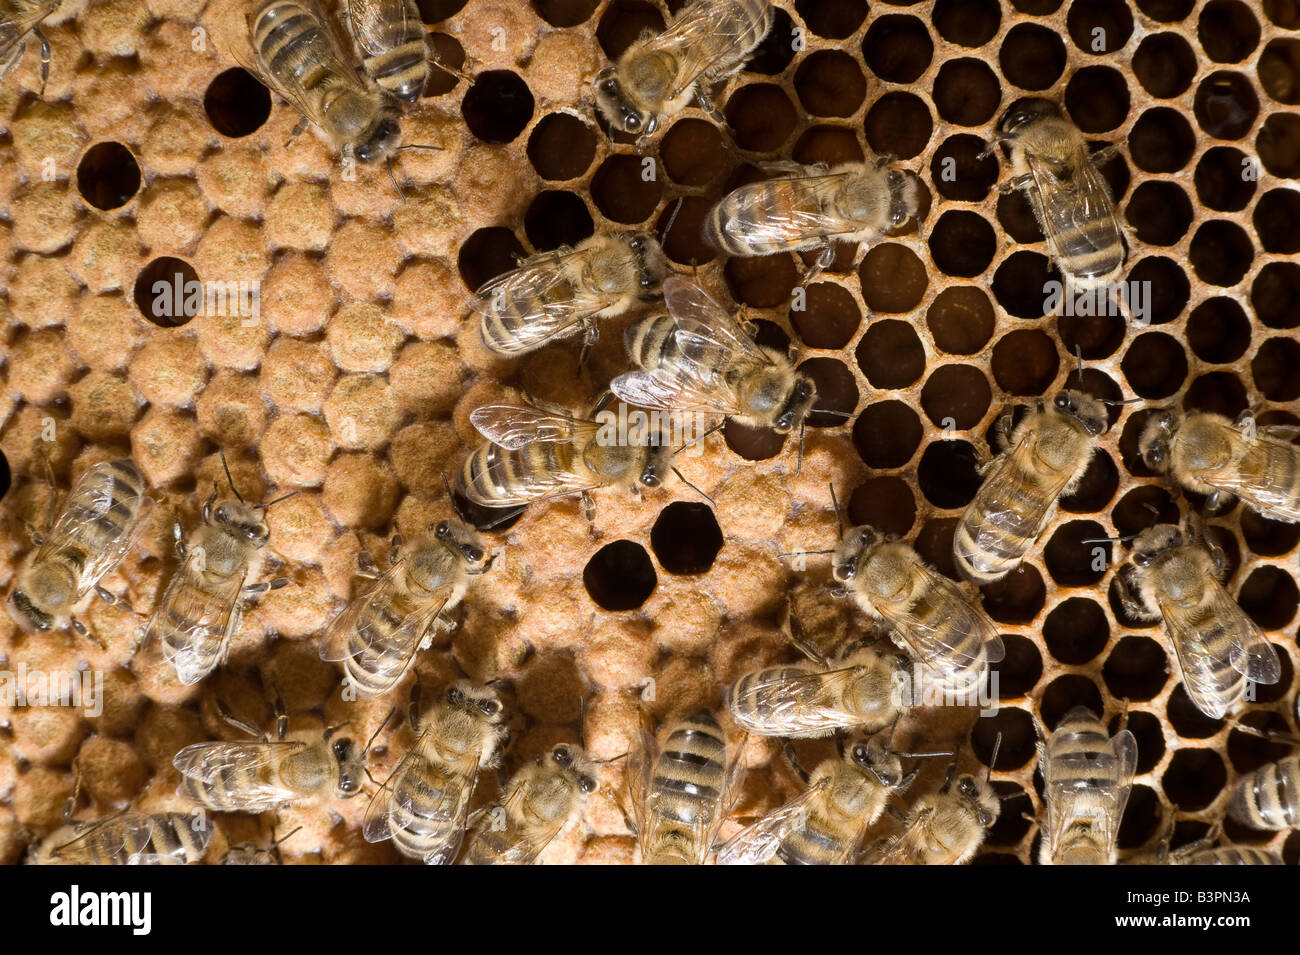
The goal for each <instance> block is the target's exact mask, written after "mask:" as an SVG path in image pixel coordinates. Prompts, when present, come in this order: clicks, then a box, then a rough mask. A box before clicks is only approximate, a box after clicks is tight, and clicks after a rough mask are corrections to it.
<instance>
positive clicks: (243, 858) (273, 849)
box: [217, 826, 302, 865]
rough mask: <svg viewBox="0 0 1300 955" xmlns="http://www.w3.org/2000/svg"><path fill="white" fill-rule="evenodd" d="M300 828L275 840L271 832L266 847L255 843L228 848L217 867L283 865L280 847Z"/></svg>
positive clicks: (299, 828)
mask: <svg viewBox="0 0 1300 955" xmlns="http://www.w3.org/2000/svg"><path fill="white" fill-rule="evenodd" d="M301 829H302V826H299V827H298V828H297V829H294V830H293V831H292V832H286V833H285V834H284V835H282V836H281V837H280V838H278V839H277V838H275V831H274V829H273V830H272V832H271V844H270V845H269V846H266V847H262V846H260V845H257V844H256V843H244V844H242V845H237V846H230V847H229V848H228V849H227V850H226V854H225V855H223V856H222V857H221V861H220V862H219V863H217V864H218V865H284V857H283V856H282V855H280V846H282V845H284V843H285V842H286V841H287V840H288V839H289V838H290V837H291V836H293V835H294V834H295V833H297V832H299V831H300V830H301Z"/></svg>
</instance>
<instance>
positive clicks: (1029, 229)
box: [998, 189, 1043, 242]
mask: <svg viewBox="0 0 1300 955" xmlns="http://www.w3.org/2000/svg"><path fill="white" fill-rule="evenodd" d="M998 222H999V223H1001V225H1002V228H1003V230H1004V231H1005V232H1006V234H1007V236H1008V237H1009V238H1012V239H1015V240H1016V241H1017V242H1042V241H1043V230H1042V229H1040V228H1039V227H1038V219H1037V218H1036V217H1035V216H1034V210H1033V208H1032V207H1031V206H1030V205H1029V198H1028V196H1026V195H1025V191H1024V190H1023V189H1013V190H1012V191H1011V192H1004V193H1001V194H1000V195H999V196H998Z"/></svg>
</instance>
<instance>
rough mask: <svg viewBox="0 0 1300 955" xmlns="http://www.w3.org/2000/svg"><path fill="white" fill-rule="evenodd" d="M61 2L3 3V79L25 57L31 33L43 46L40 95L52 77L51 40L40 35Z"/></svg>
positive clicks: (0, 14)
mask: <svg viewBox="0 0 1300 955" xmlns="http://www.w3.org/2000/svg"><path fill="white" fill-rule="evenodd" d="M60 2H62V0H0V76H4V75H5V74H6V73H8V72H9V71H10V70H12V69H13V68H14V67H15V66H17V65H18V63H19V61H21V60H22V58H23V53H24V51H26V49H27V35H28V34H29V33H30V34H31V35H32V36H34V37H36V39H37V41H38V42H39V43H40V44H41V92H42V93H44V91H45V83H46V81H47V80H48V79H49V78H50V41H49V40H47V39H46V38H45V34H44V33H42V32H41V24H42V23H44V22H45V20H46V18H47V17H49V16H50V15H51V14H52V13H54V11H55V10H57V9H58V8H59V3H60Z"/></svg>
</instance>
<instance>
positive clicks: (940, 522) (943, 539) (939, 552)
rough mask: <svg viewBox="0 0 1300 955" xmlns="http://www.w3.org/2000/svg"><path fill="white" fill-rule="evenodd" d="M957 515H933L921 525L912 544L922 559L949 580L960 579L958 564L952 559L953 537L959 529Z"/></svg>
mask: <svg viewBox="0 0 1300 955" xmlns="http://www.w3.org/2000/svg"><path fill="white" fill-rule="evenodd" d="M957 521H958V518H956V517H932V518H930V519H929V520H927V521H926V522H925V523H924V524H922V525H921V530H920V531H919V532H918V533H917V535H916V540H915V541H913V542H912V546H913V547H914V548H915V549H916V552H917V553H918V554H920V555H921V559H922V560H923V561H925V562H926V563H927V564H929V565H930V566H931V567H933V568H934V569H935V570H937V571H938V572H939V573H941V574H943V575H944V576H945V577H947V578H948V579H949V580H953V581H960V580H961V577H960V576H958V574H957V564H956V562H955V561H954V560H953V559H952V539H953V535H954V533H955V532H956V530H957Z"/></svg>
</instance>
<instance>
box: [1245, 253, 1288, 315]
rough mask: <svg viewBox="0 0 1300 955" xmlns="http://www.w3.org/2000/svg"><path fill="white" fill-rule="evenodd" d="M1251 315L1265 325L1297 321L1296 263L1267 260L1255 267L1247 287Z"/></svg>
mask: <svg viewBox="0 0 1300 955" xmlns="http://www.w3.org/2000/svg"><path fill="white" fill-rule="evenodd" d="M1250 304H1251V306H1252V307H1253V308H1254V310H1255V317H1256V318H1258V319H1259V320H1260V321H1261V322H1263V323H1264V325H1266V326H1267V327H1269V328H1295V327H1296V326H1297V325H1300V265H1296V264H1295V263H1294V262H1270V263H1268V264H1267V265H1265V266H1264V267H1263V268H1262V269H1260V270H1259V274H1258V275H1256V276H1255V281H1254V283H1253V284H1252V285H1251V287H1250Z"/></svg>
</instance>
